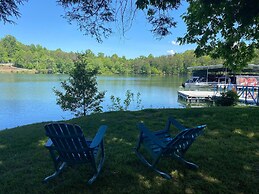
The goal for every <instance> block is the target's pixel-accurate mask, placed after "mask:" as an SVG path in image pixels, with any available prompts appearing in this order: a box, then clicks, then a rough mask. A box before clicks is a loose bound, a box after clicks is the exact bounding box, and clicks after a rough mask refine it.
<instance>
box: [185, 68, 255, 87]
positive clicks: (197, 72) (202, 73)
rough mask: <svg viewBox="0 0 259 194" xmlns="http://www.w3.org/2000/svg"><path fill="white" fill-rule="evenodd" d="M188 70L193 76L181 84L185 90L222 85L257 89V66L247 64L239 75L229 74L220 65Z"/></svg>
mask: <svg viewBox="0 0 259 194" xmlns="http://www.w3.org/2000/svg"><path fill="white" fill-rule="evenodd" d="M188 69H189V70H191V71H192V74H193V76H192V77H191V78H190V79H188V80H187V81H186V82H184V83H182V86H183V87H185V88H192V87H214V86H218V85H224V84H225V85H229V84H235V85H238V86H239V87H242V86H258V87H259V65H254V64H249V65H248V66H247V68H245V69H244V70H243V71H242V72H240V73H239V74H236V73H233V72H231V71H230V70H229V69H227V68H225V67H224V66H223V65H222V64H218V65H210V66H195V67H188Z"/></svg>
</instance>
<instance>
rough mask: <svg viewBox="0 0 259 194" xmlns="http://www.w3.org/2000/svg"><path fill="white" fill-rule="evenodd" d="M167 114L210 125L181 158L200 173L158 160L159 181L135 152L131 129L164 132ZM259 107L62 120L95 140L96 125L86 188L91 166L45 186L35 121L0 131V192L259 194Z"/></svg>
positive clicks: (45, 163) (47, 165) (44, 155)
mask: <svg viewBox="0 0 259 194" xmlns="http://www.w3.org/2000/svg"><path fill="white" fill-rule="evenodd" d="M168 116H174V117H175V118H176V119H177V120H178V121H180V122H181V123H182V124H184V125H186V126H188V127H191V126H196V125H200V124H207V128H206V130H205V134H204V135H202V136H200V137H199V138H198V139H197V140H196V141H195V142H194V144H193V145H192V146H191V148H190V149H189V150H188V152H187V153H186V158H187V159H189V160H190V161H194V162H195V163H197V164H198V165H199V166H200V168H199V169H198V170H197V171H193V170H189V169H186V168H185V167H184V166H182V165H181V164H179V163H177V162H176V161H175V160H171V159H169V158H168V159H163V160H161V162H160V163H159V165H160V168H161V169H164V170H167V171H169V172H171V174H172V176H173V177H174V178H173V179H172V180H164V179H163V178H161V177H160V176H159V175H158V174H156V173H154V172H153V171H152V170H150V169H148V168H147V167H146V166H144V165H143V164H142V163H141V162H140V161H139V160H138V158H137V157H136V156H135V154H134V152H133V148H134V146H135V145H136V142H137V138H138V129H137V128H136V124H137V123H138V122H140V121H144V122H145V123H146V124H147V126H149V127H150V128H151V129H153V130H158V129H161V128H163V127H164V125H165V122H166V119H167V117H168ZM258 118H259V109H258V108H257V107H243V108H241V107H237V108H236V107H213V108H197V109H196V108H193V109H154V110H151V109H149V110H148V109H147V110H142V111H136V112H107V113H102V114H93V115H90V116H88V117H86V118H77V119H72V120H69V121H67V122H69V123H77V124H79V125H80V126H81V127H82V128H83V130H84V134H85V135H86V136H87V137H93V135H94V134H95V132H96V130H97V128H98V126H99V125H101V124H106V125H108V130H107V133H106V135H105V150H106V160H105V163H104V167H103V171H102V172H101V174H100V177H98V179H97V180H96V182H95V183H94V184H93V185H91V186H88V185H87V184H86V181H87V178H89V177H90V173H88V170H89V168H88V166H87V165H86V166H84V165H83V166H79V167H78V168H74V169H71V168H68V169H67V170H66V171H65V172H64V173H63V174H61V175H60V176H59V177H57V178H56V179H54V180H53V181H51V182H49V183H47V184H43V183H42V180H43V178H45V177H46V176H47V175H49V174H51V173H52V172H53V165H52V161H51V159H50V156H49V153H48V152H47V150H46V149H45V148H44V143H45V142H46V140H47V138H46V136H45V135H44V128H43V126H44V124H45V123H37V124H31V125H26V126H22V127H17V128H13V129H7V130H3V131H0V185H1V191H0V193H103V194H110V193H134V194H135V193H136V194H138V193H141V194H144V193H259V191H258V186H257V185H258V182H259V119H258Z"/></svg>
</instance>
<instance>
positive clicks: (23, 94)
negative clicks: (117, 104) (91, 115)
mask: <svg viewBox="0 0 259 194" xmlns="http://www.w3.org/2000/svg"><path fill="white" fill-rule="evenodd" d="M66 78H67V76H66V75H26V74H0V130H1V129H5V128H11V127H15V126H20V125H24V124H30V123H35V122H42V121H53V120H62V119H69V118H72V117H73V115H71V113H70V112H64V111H62V110H61V109H60V107H59V106H58V105H56V96H55V95H54V93H53V87H56V88H58V89H60V81H62V80H65V79H66ZM185 79H186V78H181V77H173V76H171V77H159V76H150V77H125V76H99V77H98V79H97V81H98V87H99V90H100V91H106V95H105V100H104V102H103V104H102V105H103V110H104V111H108V110H109V108H108V107H109V106H110V105H111V101H110V96H111V95H114V96H115V97H120V98H121V99H122V100H123V99H125V93H126V91H127V90H131V92H133V93H134V94H137V93H138V92H140V93H141V100H142V106H143V107H144V108H178V107H180V104H179V103H178V102H177V90H178V88H179V86H180V85H181V83H182V82H183V81H184V80H185ZM134 108H135V107H134V106H132V107H130V109H131V110H134Z"/></svg>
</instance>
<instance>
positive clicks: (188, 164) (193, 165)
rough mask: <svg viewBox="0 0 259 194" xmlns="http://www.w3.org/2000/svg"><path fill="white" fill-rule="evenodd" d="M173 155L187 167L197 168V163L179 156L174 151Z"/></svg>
mask: <svg viewBox="0 0 259 194" xmlns="http://www.w3.org/2000/svg"><path fill="white" fill-rule="evenodd" d="M174 157H175V158H176V159H177V160H178V161H180V162H182V163H183V164H184V165H186V166H187V167H188V168H190V169H197V168H199V166H198V165H197V164H194V163H192V162H189V161H187V160H185V159H184V158H182V157H180V156H179V155H177V154H175V153H174Z"/></svg>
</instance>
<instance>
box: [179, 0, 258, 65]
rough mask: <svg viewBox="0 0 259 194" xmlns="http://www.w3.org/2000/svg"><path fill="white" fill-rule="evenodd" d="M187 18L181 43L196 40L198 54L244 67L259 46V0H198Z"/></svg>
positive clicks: (192, 2)
mask: <svg viewBox="0 0 259 194" xmlns="http://www.w3.org/2000/svg"><path fill="white" fill-rule="evenodd" d="M189 3H190V5H189V7H188V10H187V12H186V13H185V14H184V16H183V19H184V21H185V23H186V25H187V33H186V35H185V36H184V37H182V38H180V39H179V41H180V43H181V44H184V43H195V44H197V48H196V50H195V54H196V55H197V56H202V55H210V56H212V57H213V58H222V59H224V60H225V61H224V64H225V65H226V66H228V67H229V68H231V69H232V70H239V69H242V68H243V67H244V66H246V65H247V63H248V62H249V61H251V60H252V59H253V57H254V54H255V53H254V51H255V48H257V49H258V48H259V33H258V32H259V3H258V0H232V1H229V0H196V1H189Z"/></svg>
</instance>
